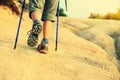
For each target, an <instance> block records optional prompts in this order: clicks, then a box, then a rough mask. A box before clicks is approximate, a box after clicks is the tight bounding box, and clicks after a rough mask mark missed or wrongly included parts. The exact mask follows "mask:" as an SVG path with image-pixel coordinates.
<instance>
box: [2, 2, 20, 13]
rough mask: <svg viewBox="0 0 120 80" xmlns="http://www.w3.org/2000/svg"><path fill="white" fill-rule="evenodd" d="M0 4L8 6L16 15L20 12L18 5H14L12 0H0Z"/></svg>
mask: <svg viewBox="0 0 120 80" xmlns="http://www.w3.org/2000/svg"><path fill="white" fill-rule="evenodd" d="M0 5H2V6H8V7H9V8H10V9H11V10H12V11H13V12H14V13H15V14H16V15H19V14H20V12H19V10H18V7H17V6H16V5H15V3H14V1H13V0H0Z"/></svg>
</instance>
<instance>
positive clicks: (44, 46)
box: [37, 38, 48, 54]
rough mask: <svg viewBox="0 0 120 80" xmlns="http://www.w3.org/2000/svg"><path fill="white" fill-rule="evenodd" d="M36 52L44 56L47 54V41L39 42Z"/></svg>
mask: <svg viewBox="0 0 120 80" xmlns="http://www.w3.org/2000/svg"><path fill="white" fill-rule="evenodd" d="M37 50H38V52H40V53H43V54H46V53H47V52H48V41H47V42H46V41H44V38H43V40H42V42H41V44H39V45H38V47H37Z"/></svg>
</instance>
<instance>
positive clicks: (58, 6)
mask: <svg viewBox="0 0 120 80" xmlns="http://www.w3.org/2000/svg"><path fill="white" fill-rule="evenodd" d="M59 10H60V0H58V8H57V25H56V44H55V51H57V45H58V24H59Z"/></svg>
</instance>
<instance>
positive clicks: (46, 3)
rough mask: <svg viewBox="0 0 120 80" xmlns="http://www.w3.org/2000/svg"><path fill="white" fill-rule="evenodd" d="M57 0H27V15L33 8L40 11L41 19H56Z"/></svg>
mask: <svg viewBox="0 0 120 80" xmlns="http://www.w3.org/2000/svg"><path fill="white" fill-rule="evenodd" d="M57 5H58V0H29V17H30V18H31V13H32V12H33V11H35V10H38V11H41V12H42V18H41V20H42V21H45V20H50V21H52V22H54V21H55V20H56V12H57Z"/></svg>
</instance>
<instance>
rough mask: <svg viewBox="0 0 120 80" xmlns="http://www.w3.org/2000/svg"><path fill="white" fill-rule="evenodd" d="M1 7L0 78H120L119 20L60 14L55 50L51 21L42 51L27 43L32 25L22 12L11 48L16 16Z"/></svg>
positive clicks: (17, 79) (31, 79)
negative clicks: (45, 45)
mask: <svg viewBox="0 0 120 80" xmlns="http://www.w3.org/2000/svg"><path fill="white" fill-rule="evenodd" d="M0 11H1V13H0V34H1V36H0V80H120V74H119V60H118V59H119V58H118V57H117V56H118V55H117V54H116V49H117V50H118V51H119V45H118V43H119V28H120V26H119V25H120V22H119V21H114V20H91V19H75V18H64V17H61V18H60V22H59V41H58V42H59V43H58V50H57V51H55V31H56V29H55V27H56V23H54V25H53V28H52V30H51V36H50V41H49V42H50V44H49V52H48V54H46V55H44V54H40V53H39V52H37V50H36V47H35V48H30V47H28V46H27V44H26V40H27V37H28V35H27V32H28V31H29V30H30V29H31V25H32V21H31V20H30V19H29V17H28V13H24V15H23V20H22V24H21V29H20V34H19V39H18V44H17V48H16V50H14V49H13V47H14V42H15V36H16V31H17V26H18V22H19V17H18V16H15V15H13V14H12V12H11V11H10V10H9V9H8V8H3V7H0ZM39 37H40V39H39V42H40V40H41V38H42V35H40V36H39ZM116 38H117V42H116ZM115 43H116V46H118V47H115ZM118 54H119V53H118Z"/></svg>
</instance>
